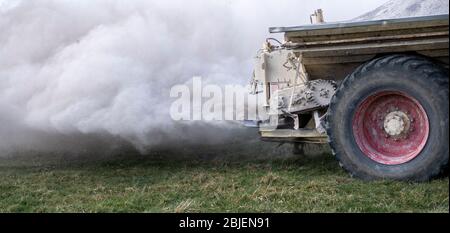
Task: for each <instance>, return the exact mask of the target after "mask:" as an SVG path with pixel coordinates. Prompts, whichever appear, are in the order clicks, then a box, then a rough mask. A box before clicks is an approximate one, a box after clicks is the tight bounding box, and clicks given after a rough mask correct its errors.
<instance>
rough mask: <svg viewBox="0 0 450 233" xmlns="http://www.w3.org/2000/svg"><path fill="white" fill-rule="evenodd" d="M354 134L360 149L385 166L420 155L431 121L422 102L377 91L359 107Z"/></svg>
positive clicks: (396, 94)
mask: <svg viewBox="0 0 450 233" xmlns="http://www.w3.org/2000/svg"><path fill="white" fill-rule="evenodd" d="M352 124H353V135H354V138H355V142H356V144H357V145H358V147H359V148H360V150H361V152H362V153H363V154H364V155H366V156H367V157H369V158H370V159H372V160H374V161H376V162H378V163H381V164H386V165H398V164H403V163H406V162H409V161H411V160H412V159H414V158H415V157H417V156H418V155H419V154H420V153H421V151H422V149H423V148H424V147H425V145H426V143H427V140H428V136H429V128H430V125H429V122H428V117H427V114H426V112H425V110H424V108H423V107H422V105H421V104H420V103H419V102H418V101H417V100H416V99H414V98H413V97H411V96H408V95H406V94H404V93H401V92H396V91H381V92H378V93H374V94H373V95H371V96H369V97H367V98H366V99H365V100H363V101H362V102H361V103H360V104H359V106H357V108H356V111H355V115H354V118H353V122H352Z"/></svg>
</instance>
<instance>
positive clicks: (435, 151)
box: [326, 55, 449, 182]
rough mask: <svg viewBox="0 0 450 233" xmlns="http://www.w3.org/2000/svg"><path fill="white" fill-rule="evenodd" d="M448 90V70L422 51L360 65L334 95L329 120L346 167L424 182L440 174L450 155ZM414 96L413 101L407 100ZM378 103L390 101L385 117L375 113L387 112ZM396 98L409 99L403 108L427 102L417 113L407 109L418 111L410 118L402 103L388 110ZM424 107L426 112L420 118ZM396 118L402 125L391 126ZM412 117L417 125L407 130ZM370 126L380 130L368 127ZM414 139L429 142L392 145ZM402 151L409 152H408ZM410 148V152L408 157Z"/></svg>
mask: <svg viewBox="0 0 450 233" xmlns="http://www.w3.org/2000/svg"><path fill="white" fill-rule="evenodd" d="M448 92H449V88H448V70H447V69H445V68H443V67H442V66H440V65H438V64H436V63H434V62H433V61H431V60H429V59H427V58H424V57H421V56H415V55H389V56H384V57H380V58H377V59H374V60H372V61H370V62H368V63H366V64H364V65H362V66H360V67H359V68H358V69H357V70H356V71H355V72H353V73H352V74H351V75H349V76H348V77H347V78H346V79H345V80H344V81H343V82H342V83H341V85H340V87H339V88H338V90H337V92H336V94H335V96H334V97H333V98H332V101H331V104H330V107H329V110H328V115H327V120H326V129H327V133H328V138H329V144H330V146H331V148H332V150H333V154H334V155H335V156H336V158H337V159H338V160H339V164H340V165H341V167H343V168H344V169H345V170H347V171H348V172H349V173H350V174H351V176H352V177H353V176H354V177H358V178H361V179H364V180H374V179H394V180H405V181H419V182H420V181H427V180H429V179H431V178H432V177H434V176H436V175H438V174H439V173H440V172H441V170H442V169H443V168H444V167H445V166H446V165H447V163H448V158H449V144H448V140H449V124H448V123H449V120H448V117H449V99H448V97H449V93H448ZM377 93H387V94H377ZM395 96H397V97H398V100H396V98H397V97H395ZM393 97H394V98H393ZM409 97H411V98H410V102H408V100H407V99H408V98H409ZM377 98H378V99H377ZM383 98H384V99H383ZM389 98H391V99H389ZM400 99H401V100H400ZM403 99H405V103H403V102H402V101H403ZM383 101H384V102H383ZM389 101H390V102H389ZM396 101H397V102H396ZM377 103H382V104H385V105H386V115H382V116H381V115H380V118H379V119H378V118H376V117H377V116H378V115H371V114H375V113H373V112H374V111H378V112H380V114H381V110H379V109H381V107H378V105H376V104H377ZM396 103H397V104H399V105H401V104H404V105H401V108H402V107H404V106H415V105H414V104H415V103H416V104H417V106H421V107H417V109H419V110H417V111H416V110H413V113H408V111H406V110H405V112H407V114H411V115H414V114H416V112H417V114H416V115H414V116H411V115H410V117H409V118H408V115H406V114H403V113H401V114H403V115H406V117H405V118H402V117H398V116H397V115H395V114H398V112H401V111H402V110H401V109H400V110H399V109H398V107H395V110H396V111H394V110H392V112H394V113H392V112H389V111H390V110H388V109H387V108H389V109H390V108H392V106H391V105H395V104H396ZM408 104H409V105H408ZM380 106H384V105H380ZM370 107H373V108H370ZM364 108H366V109H364ZM361 109H363V110H361ZM421 111H422V113H424V114H423V116H425V117H422V118H420V116H422V115H420V114H421ZM390 114H393V116H392V115H390ZM403 115H401V116H403ZM414 117H418V118H419V119H418V121H419V123H420V124H419V123H414V119H415V118H414ZM359 118H361V119H365V120H366V121H364V120H360V119H359ZM410 118H411V119H413V120H411V119H410ZM392 119H395V120H396V121H395V122H400V123H401V124H400V123H399V124H395V125H394V126H395V127H393V128H391V125H390V122H393V121H392ZM399 119H400V120H399ZM405 119H407V120H405ZM416 121H417V120H416ZM378 122H380V124H378ZM409 122H412V123H411V124H416V125H412V126H414V127H411V129H410V128H408V130H406V129H405V127H404V126H405V125H406V124H410V123H409ZM399 125H401V127H399ZM359 126H361V128H363V129H359V128H358V127H359ZM370 126H373V128H374V129H370V128H367V127H370ZM425 126H426V127H425ZM383 127H384V128H383ZM408 127H409V125H408ZM375 128H376V129H375ZM414 129H415V130H416V131H414ZM379 130H384V134H385V135H383V137H385V138H386V139H385V140H386V142H385V141H383V140H384V139H383V140H381V141H383V142H376V141H374V140H373V139H376V138H380V137H381V136H380V131H379ZM418 131H419V132H418ZM410 132H411V133H410ZM409 134H411V135H409ZM361 135H362V136H361ZM417 135H418V136H417ZM366 138H367V140H366V141H364V140H365V139H366ZM413 139H414V140H416V141H417V142H423V143H422V144H420V145H421V146H418V145H419V143H417V144H414V143H413V144H411V143H410V144H408V146H409V147H405V148H406V149H399V148H389V147H388V145H391V142H392V145H396V144H395V143H399V145H400V144H401V145H402V146H403V145H404V144H405V143H408V142H407V141H408V140H413ZM420 140H422V141H420ZM404 141H405V142H404ZM383 143H384V144H383ZM402 143H403V144H402ZM414 145H416V146H414ZM385 146H386V147H387V148H385ZM402 148H403V147H402ZM413 149H415V150H413ZM379 151H380V152H379ZM386 151H388V152H386ZM399 151H405V152H404V153H405V155H402V154H399ZM391 152H392V154H395V153H397V154H395V156H399V157H398V158H397V157H393V159H391V160H390V158H389V157H388V156H387V155H389V156H391V154H389V153H391ZM410 152H411V153H410ZM416 152H417V153H416ZM383 153H385V154H386V156H385V154H383ZM402 153H403V152H402ZM406 153H408V156H409V157H405V156H406ZM380 154H381V155H380ZM412 155H414V156H412ZM377 156H378V157H377ZM380 156H381V157H380ZM402 156H403V157H402ZM386 158H387V159H386ZM399 161H400V162H399Z"/></svg>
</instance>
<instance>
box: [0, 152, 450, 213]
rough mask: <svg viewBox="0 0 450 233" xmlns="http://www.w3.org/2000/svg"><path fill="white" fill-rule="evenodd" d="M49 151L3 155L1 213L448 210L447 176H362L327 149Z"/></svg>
mask: <svg viewBox="0 0 450 233" xmlns="http://www.w3.org/2000/svg"><path fill="white" fill-rule="evenodd" d="M48 157H50V158H48ZM48 157H46V156H42V155H41V156H34V157H33V158H29V157H27V156H16V157H11V158H2V159H0V177H1V179H0V212H449V180H448V177H443V178H439V179H436V180H434V181H432V182H429V183H420V184H416V183H403V182H392V181H377V182H363V181H360V180H357V179H352V178H350V177H349V176H348V175H347V174H346V173H345V172H343V171H342V170H341V168H340V167H339V166H338V164H337V163H336V162H335V160H334V158H332V156H330V155H328V154H324V155H320V156H314V157H289V158H276V159H244V160H241V161H239V159H237V160H236V159H232V160H226V159H225V160H218V159H213V160H201V159H188V158H178V159H167V158H164V156H163V157H162V158H160V157H158V156H147V157H145V156H114V157H109V158H102V159H95V160H83V159H73V158H69V159H68V158H65V157H63V156H60V157H58V156H48Z"/></svg>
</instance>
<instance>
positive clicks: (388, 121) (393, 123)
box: [384, 111, 410, 137]
mask: <svg viewBox="0 0 450 233" xmlns="http://www.w3.org/2000/svg"><path fill="white" fill-rule="evenodd" d="M409 126H410V120H409V117H408V115H407V114H406V113H404V112H402V111H393V112H390V113H389V114H387V115H386V117H385V118H384V131H385V132H386V134H388V135H389V136H392V137H398V136H401V135H404V134H406V133H407V132H408V130H409Z"/></svg>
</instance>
